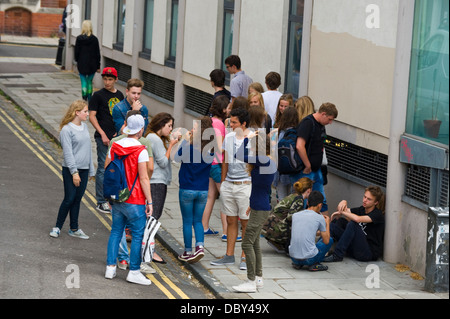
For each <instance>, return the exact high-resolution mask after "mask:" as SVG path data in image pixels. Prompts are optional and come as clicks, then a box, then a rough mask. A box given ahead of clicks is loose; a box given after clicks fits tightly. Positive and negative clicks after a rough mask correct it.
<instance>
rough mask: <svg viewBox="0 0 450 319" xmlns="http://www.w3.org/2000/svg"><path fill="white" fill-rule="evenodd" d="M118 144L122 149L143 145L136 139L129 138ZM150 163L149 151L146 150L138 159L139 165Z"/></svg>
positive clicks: (109, 155)
mask: <svg viewBox="0 0 450 319" xmlns="http://www.w3.org/2000/svg"><path fill="white" fill-rule="evenodd" d="M116 143H117V144H118V145H120V146H122V147H130V146H140V145H142V144H141V143H140V142H139V141H138V140H136V139H134V138H129V137H126V138H123V139H121V140H119V141H117V142H116ZM108 158H111V149H109V152H108ZM149 161H150V157H149V156H148V152H147V150H146V149H144V150H142V152H141V153H140V154H139V157H138V163H145V162H149Z"/></svg>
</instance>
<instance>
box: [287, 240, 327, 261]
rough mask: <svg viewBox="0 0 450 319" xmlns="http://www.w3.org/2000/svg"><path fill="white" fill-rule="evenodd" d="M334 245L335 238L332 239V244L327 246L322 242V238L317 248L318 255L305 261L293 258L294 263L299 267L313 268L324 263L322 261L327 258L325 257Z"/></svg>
mask: <svg viewBox="0 0 450 319" xmlns="http://www.w3.org/2000/svg"><path fill="white" fill-rule="evenodd" d="M332 245H333V238H330V242H329V243H328V245H325V244H324V243H323V241H322V238H320V239H319V241H318V242H317V243H316V247H317V249H318V250H319V252H318V253H317V255H315V256H314V257H311V258H308V259H304V260H300V259H295V258H293V257H291V259H292V262H293V263H294V264H296V265H297V266H312V265H315V264H318V263H320V262H322V260H323V259H324V258H325V255H326V254H327V252H328V251H329V250H330V248H331V246H332Z"/></svg>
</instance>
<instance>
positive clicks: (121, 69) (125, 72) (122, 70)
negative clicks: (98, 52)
mask: <svg viewBox="0 0 450 319" xmlns="http://www.w3.org/2000/svg"><path fill="white" fill-rule="evenodd" d="M105 67H112V68H115V69H116V70H117V74H118V78H119V81H123V82H125V83H126V82H128V80H129V79H131V66H129V65H127V64H123V63H121V62H118V61H115V60H112V59H110V58H105Z"/></svg>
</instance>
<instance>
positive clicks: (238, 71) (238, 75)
mask: <svg viewBox="0 0 450 319" xmlns="http://www.w3.org/2000/svg"><path fill="white" fill-rule="evenodd" d="M225 66H226V68H227V70H228V72H230V74H231V75H234V77H233V79H232V80H231V82H230V92H231V99H232V101H233V100H234V99H235V98H237V97H240V96H243V97H245V98H247V97H248V87H249V85H250V84H251V83H252V82H253V80H252V78H251V77H249V76H248V75H247V74H245V72H244V71H243V70H242V66H241V59H240V58H239V56H237V55H230V56H229V57H228V58H226V59H225Z"/></svg>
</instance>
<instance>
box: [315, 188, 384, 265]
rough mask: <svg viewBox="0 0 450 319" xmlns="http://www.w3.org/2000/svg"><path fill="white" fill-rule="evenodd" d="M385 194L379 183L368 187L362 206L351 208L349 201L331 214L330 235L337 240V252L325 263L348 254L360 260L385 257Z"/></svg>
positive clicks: (335, 260)
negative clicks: (348, 205) (348, 204)
mask: <svg viewBox="0 0 450 319" xmlns="http://www.w3.org/2000/svg"><path fill="white" fill-rule="evenodd" d="M384 203H385V196H384V193H383V191H382V190H381V188H380V187H378V186H369V187H367V188H366V189H365V192H364V197H363V200H362V206H360V207H356V208H352V209H349V208H348V207H347V201H345V200H343V201H341V202H340V203H339V205H338V211H337V212H335V213H333V214H332V215H331V220H332V222H331V226H330V229H331V236H332V237H333V238H334V239H335V240H336V241H337V245H336V247H335V250H334V253H333V254H331V255H330V256H327V257H326V258H325V260H324V262H337V261H342V260H343V259H344V256H345V254H346V253H349V255H350V256H352V257H353V258H355V259H356V260H358V261H375V260H377V259H378V258H380V257H381V256H383V239H384V225H385V219H384Z"/></svg>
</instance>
